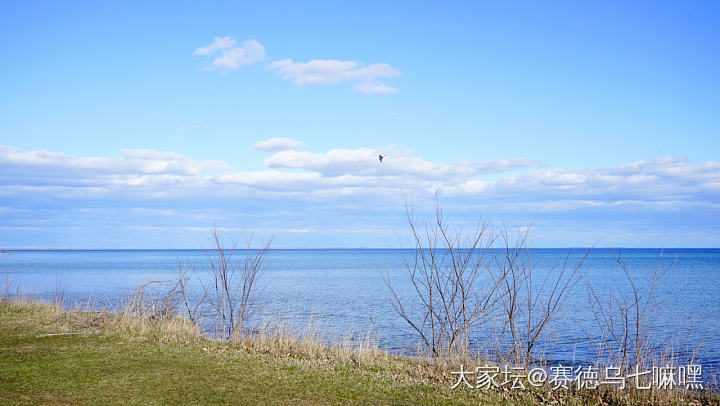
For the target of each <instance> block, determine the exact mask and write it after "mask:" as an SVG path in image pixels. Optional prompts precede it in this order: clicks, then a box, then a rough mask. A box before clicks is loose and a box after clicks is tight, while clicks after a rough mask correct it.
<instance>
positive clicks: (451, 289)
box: [383, 195, 502, 359]
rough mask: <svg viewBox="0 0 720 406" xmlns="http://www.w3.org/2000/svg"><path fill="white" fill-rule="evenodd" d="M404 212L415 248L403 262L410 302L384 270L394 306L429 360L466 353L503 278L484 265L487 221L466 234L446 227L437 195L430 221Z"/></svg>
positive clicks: (407, 208) (489, 311)
mask: <svg viewBox="0 0 720 406" xmlns="http://www.w3.org/2000/svg"><path fill="white" fill-rule="evenodd" d="M405 214H406V218H407V221H408V225H409V226H410V231H411V238H412V244H413V246H414V247H413V248H414V249H413V254H412V256H411V257H410V258H408V257H407V256H403V260H404V267H405V270H406V271H407V276H408V278H409V281H410V284H411V286H412V291H413V292H412V299H411V300H412V301H413V302H414V303H415V306H413V305H412V304H408V303H407V302H406V300H407V299H404V298H401V297H400V294H399V293H398V291H397V290H396V288H395V287H394V286H393V285H392V283H391V282H390V277H389V275H388V274H385V275H383V277H384V281H385V284H386V286H387V288H388V290H389V292H390V296H391V304H392V306H393V309H394V310H395V311H396V312H397V313H398V314H399V315H400V316H401V317H402V318H403V319H404V320H405V321H406V322H407V323H408V324H409V325H410V327H412V329H413V330H415V331H416V332H417V333H418V334H419V336H420V338H421V340H422V344H423V345H424V347H425V349H426V350H427V351H428V352H429V353H430V354H431V355H432V357H433V358H435V359H452V358H455V357H465V356H467V355H468V352H469V346H470V332H471V330H473V329H474V328H476V327H477V326H479V325H481V324H483V323H485V322H486V321H487V320H488V319H489V318H490V317H491V314H492V308H493V305H494V302H495V300H496V295H495V291H496V289H497V287H498V285H499V284H500V283H501V282H502V279H499V280H493V278H491V276H490V275H489V274H488V270H487V266H486V265H487V261H486V253H487V250H488V247H490V246H491V245H492V244H493V241H494V236H493V234H492V233H491V232H489V231H488V228H487V226H488V225H487V223H480V224H478V225H477V227H476V228H475V229H474V230H473V231H472V232H469V233H468V232H464V231H463V230H457V229H450V228H449V227H448V226H447V225H446V224H445V223H444V220H443V214H442V210H441V209H440V205H439V203H438V199H437V195H436V196H435V218H434V220H433V221H427V222H425V224H424V225H422V226H418V224H417V222H416V220H415V217H414V213H413V209H412V207H410V206H409V205H408V204H406V205H405ZM416 307H419V309H416Z"/></svg>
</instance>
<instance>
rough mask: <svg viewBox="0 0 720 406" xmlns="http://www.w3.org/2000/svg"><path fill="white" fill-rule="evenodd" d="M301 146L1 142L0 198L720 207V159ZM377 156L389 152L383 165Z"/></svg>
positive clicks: (285, 142) (286, 142) (545, 208)
mask: <svg viewBox="0 0 720 406" xmlns="http://www.w3.org/2000/svg"><path fill="white" fill-rule="evenodd" d="M300 145H301V143H299V141H296V140H292V139H289V138H285V139H283V138H276V139H269V140H265V141H261V142H259V143H257V144H256V145H255V147H256V149H259V150H269V151H276V152H274V153H272V154H271V155H269V156H268V157H266V159H265V161H264V168H258V169H257V170H254V171H243V172H238V171H234V170H232V168H230V167H229V165H228V164H227V163H226V162H223V161H208V160H199V159H196V158H194V157H192V156H189V155H185V154H181V153H177V152H166V151H153V150H145V149H131V150H123V151H121V154H120V156H116V157H80V156H75V155H70V154H63V153H58V152H52V151H41V150H39V151H28V150H24V149H21V148H16V147H10V146H0V196H5V197H8V196H15V197H23V196H24V197H23V198H26V197H27V196H31V195H32V196H40V197H44V198H48V199H50V198H52V197H62V198H73V199H76V198H77V199H80V198H88V197H90V196H92V197H94V198H103V199H113V198H126V197H127V196H130V195H133V194H135V195H137V196H142V198H153V199H154V198H159V199H163V198H170V197H173V198H181V197H182V196H188V195H198V196H200V195H202V196H208V197H212V196H214V197H215V198H224V197H227V196H235V197H237V196H243V197H244V198H246V197H252V196H256V197H257V196H266V197H268V196H271V197H272V198H273V199H279V200H277V201H290V200H292V199H306V198H307V199H322V201H324V202H333V201H335V200H334V199H342V198H343V196H355V197H358V196H360V197H362V196H365V198H367V196H372V199H389V200H393V199H395V200H397V199H401V200H402V199H404V198H407V196H411V195H417V194H428V193H431V192H433V191H437V192H439V193H440V194H442V195H444V196H446V197H448V198H452V199H460V200H462V201H465V202H482V204H489V205H494V206H496V207H503V208H506V209H508V210H510V209H511V208H513V207H515V208H517V210H521V208H522V210H525V209H528V208H534V210H537V211H542V212H551V211H557V212H562V211H567V210H573V209H574V208H577V209H583V210H591V209H592V210H595V209H598V210H599V209H603V210H604V209H610V208H611V209H613V210H615V209H618V208H623V207H626V208H632V209H634V210H635V209H637V208H641V207H644V208H653V209H657V210H671V209H672V210H674V209H677V208H682V207H686V208H687V207H693V208H698V207H704V208H708V209H712V210H717V209H718V208H720V162H715V161H708V162H701V163H691V162H689V161H688V160H686V159H682V158H662V159H655V160H647V161H640V162H634V163H629V164H626V165H622V166H618V167H615V168H582V169H562V168H554V169H548V168H542V167H540V166H539V164H538V162H536V161H533V160H528V159H495V160H491V161H475V162H467V161H462V162H451V163H444V162H433V161H428V160H426V159H423V158H421V157H418V156H416V155H415V154H413V153H412V152H411V151H404V150H399V149H395V148H383V149H375V148H358V149H332V150H329V151H324V152H313V151H303V150H300V151H298V150H293V149H287V148H297V147H299V146H300ZM278 149H282V150H279V151H278ZM379 153H383V154H387V155H388V157H387V158H386V159H385V160H384V161H383V162H382V163H380V162H379V161H378V159H377V155H378V154H379ZM3 207H11V206H9V205H7V204H4V205H3Z"/></svg>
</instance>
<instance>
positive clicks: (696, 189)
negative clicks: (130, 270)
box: [0, 1, 720, 248]
mask: <svg viewBox="0 0 720 406" xmlns="http://www.w3.org/2000/svg"><path fill="white" fill-rule="evenodd" d="M346 3H347V4H346ZM719 17H720V5H718V4H717V2H701V1H697V2H680V1H678V2H661V1H652V2H576V1H573V2H516V3H508V2H445V3H443V4H439V3H430V2H427V3H420V2H405V3H401V2H361V3H350V2H341V3H338V2H312V3H309V2H303V3H300V2H262V3H258V4H243V3H238V2H202V3H200V2H178V1H174V2H159V1H158V2H132V1H125V2H100V1H88V2H62V3H61V2H34V1H24V2H3V3H2V4H0V55H1V56H0V246H2V247H115V248H122V247H167V248H181V247H191V248H192V247H198V246H200V245H201V244H202V243H203V241H205V235H206V233H207V230H206V229H207V227H208V226H209V225H210V224H212V223H213V222H217V224H218V226H220V227H222V228H224V229H227V230H228V232H229V233H234V234H238V233H242V232H245V231H248V232H254V233H257V234H259V235H261V236H267V235H274V236H275V241H276V245H277V246H288V247H309V246H364V247H394V246H398V244H399V243H398V239H399V238H402V236H403V235H405V233H406V231H407V230H406V229H407V227H406V226H405V224H404V221H403V204H404V202H405V201H412V202H413V203H414V204H415V206H416V207H417V212H418V214H419V215H420V216H423V215H425V214H427V213H428V209H429V207H430V204H431V199H432V195H433V193H435V192H437V193H438V195H439V196H440V201H441V203H442V204H443V206H444V207H445V209H446V213H447V216H448V219H449V220H450V221H451V222H453V223H454V224H457V225H458V226H461V227H466V226H468V225H470V224H473V223H474V222H475V221H477V219H478V218H480V216H482V217H483V218H485V219H488V220H491V221H493V222H494V223H495V224H501V223H505V224H506V225H507V226H509V227H513V228H514V227H523V226H525V225H527V224H530V223H533V224H534V231H533V233H532V234H531V235H532V238H531V241H532V243H533V245H535V246H541V247H542V246H547V247H556V246H587V245H592V244H596V243H597V244H601V245H613V246H627V247H647V246H653V247H708V246H709V247H718V246H720V233H719V231H720V162H719V161H720V160H719V159H718V156H717V155H718V151H720V114H719V113H720V75H718V74H717V72H720V41H719V40H720V25H718V24H717V20H718V18H719ZM267 140H273V141H269V142H264V143H263V141H267ZM378 153H386V154H388V158H387V159H386V160H385V162H383V163H382V164H380V163H379V162H378V161H377V159H376V157H377V154H378Z"/></svg>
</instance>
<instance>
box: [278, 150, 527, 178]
mask: <svg viewBox="0 0 720 406" xmlns="http://www.w3.org/2000/svg"><path fill="white" fill-rule="evenodd" d="M380 154H386V155H387V154H389V156H388V157H387V158H386V159H385V160H384V161H383V162H382V163H380V162H379V160H378V155H380ZM264 163H265V166H267V167H270V168H294V169H297V168H299V169H306V170H311V171H314V172H318V173H321V174H323V175H324V176H339V175H372V176H381V177H389V176H410V177H418V178H424V179H445V180H447V181H449V182H453V183H454V182H456V181H457V179H458V178H460V179H464V178H467V177H472V176H475V175H478V174H488V173H499V172H505V171H508V170H511V169H515V168H522V167H527V166H535V165H538V162H537V161H532V160H527V159H514V160H493V161H488V162H459V163H454V164H444V163H437V162H430V161H426V160H424V159H421V158H418V157H415V156H413V154H412V153H411V152H409V151H401V150H395V149H393V148H386V149H383V150H379V149H370V148H359V149H353V150H350V149H333V150H330V151H327V152H310V151H280V152H277V153H275V154H273V155H271V156H269V157H267V158H266V159H265V161H264Z"/></svg>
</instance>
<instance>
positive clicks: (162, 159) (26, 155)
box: [0, 145, 228, 178]
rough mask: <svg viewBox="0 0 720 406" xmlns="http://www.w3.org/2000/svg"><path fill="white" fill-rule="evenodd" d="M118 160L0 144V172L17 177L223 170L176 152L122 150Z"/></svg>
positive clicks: (220, 163) (220, 164)
mask: <svg viewBox="0 0 720 406" xmlns="http://www.w3.org/2000/svg"><path fill="white" fill-rule="evenodd" d="M121 154H122V156H121V157H114V158H104V157H80V156H75V155H69V154H63V153H59V152H52V151H44V150H39V151H26V150H23V149H21V148H15V147H10V146H3V145H0V172H2V170H3V169H6V168H7V169H8V170H9V169H12V172H5V174H6V176H7V174H9V173H13V174H14V176H15V177H16V178H19V177H33V176H39V177H43V176H45V177H63V176H65V177H71V178H77V177H78V176H82V177H88V176H96V175H99V174H102V175H128V174H130V175H133V176H139V175H152V174H157V175H160V174H162V175H197V174H200V173H203V172H206V171H211V170H218V169H224V168H227V167H228V164H227V163H226V162H223V161H217V160H209V161H201V160H197V159H195V158H193V157H191V156H189V155H185V154H180V153H177V152H165V151H153V150H148V149H125V150H122V151H121Z"/></svg>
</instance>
